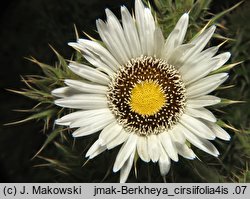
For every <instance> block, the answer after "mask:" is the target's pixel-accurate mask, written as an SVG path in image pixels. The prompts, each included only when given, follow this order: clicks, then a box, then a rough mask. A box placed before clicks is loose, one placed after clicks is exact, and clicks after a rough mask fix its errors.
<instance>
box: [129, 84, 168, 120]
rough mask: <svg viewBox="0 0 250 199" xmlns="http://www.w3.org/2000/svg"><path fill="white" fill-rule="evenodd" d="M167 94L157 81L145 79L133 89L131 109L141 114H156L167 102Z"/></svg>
mask: <svg viewBox="0 0 250 199" xmlns="http://www.w3.org/2000/svg"><path fill="white" fill-rule="evenodd" d="M165 100H166V99H165V95H164V92H163V91H162V89H161V87H160V85H159V84H157V82H154V81H145V82H141V83H138V84H136V85H135V87H134V88H133V89H132V91H131V99H130V106H131V110H132V111H134V112H136V113H138V114H140V115H145V116H149V115H154V114H155V113H157V112H158V111H159V110H160V109H161V108H162V107H163V105H164V104H165Z"/></svg>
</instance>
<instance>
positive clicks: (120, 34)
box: [105, 9, 132, 60]
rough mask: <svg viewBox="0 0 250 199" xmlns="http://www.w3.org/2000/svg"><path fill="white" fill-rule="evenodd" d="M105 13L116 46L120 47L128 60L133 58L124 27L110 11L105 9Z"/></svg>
mask: <svg viewBox="0 0 250 199" xmlns="http://www.w3.org/2000/svg"><path fill="white" fill-rule="evenodd" d="M105 11H106V15H107V25H108V29H109V33H110V35H111V37H112V39H113V40H114V41H115V42H116V45H118V46H119V49H120V53H122V54H123V57H124V58H126V59H127V60H128V59H130V58H131V57H132V56H131V52H130V49H129V46H128V43H127V40H126V38H125V35H124V31H123V29H122V26H121V24H120V22H119V20H118V19H117V18H116V16H115V15H114V14H113V13H112V12H111V11H110V10H109V9H105Z"/></svg>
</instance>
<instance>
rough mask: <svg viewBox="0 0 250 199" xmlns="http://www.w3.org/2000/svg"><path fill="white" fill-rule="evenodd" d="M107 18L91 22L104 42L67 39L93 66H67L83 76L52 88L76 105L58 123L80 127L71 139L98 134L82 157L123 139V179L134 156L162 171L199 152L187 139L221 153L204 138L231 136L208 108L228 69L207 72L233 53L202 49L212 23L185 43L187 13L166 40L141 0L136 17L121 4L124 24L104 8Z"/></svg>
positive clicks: (64, 102) (119, 162)
mask: <svg viewBox="0 0 250 199" xmlns="http://www.w3.org/2000/svg"><path fill="white" fill-rule="evenodd" d="M106 15H107V22H104V21H102V20H100V19H99V20H97V22H96V25H97V30H98V33H99V35H100V37H101V39H102V42H103V45H101V44H100V43H99V42H97V41H91V40H86V39H79V40H78V41H77V42H76V43H70V44H69V45H70V46H72V47H74V48H75V49H76V50H78V51H80V52H81V53H82V54H83V56H84V58H85V59H86V60H88V62H89V63H90V64H91V65H92V66H93V67H90V66H87V65H83V64H80V63H76V62H71V63H70V64H69V68H70V70H72V71H73V72H74V73H75V74H77V75H79V76H81V77H82V78H83V79H82V81H79V80H70V79H66V80H65V84H66V85H67V87H63V88H58V89H55V90H54V91H53V92H52V93H53V95H54V96H57V97H59V98H61V99H57V100H55V104H56V105H58V106H61V107H67V108H73V109H80V110H78V111H76V112H73V113H71V114H68V115H65V116H63V117H62V118H60V119H58V120H56V123H57V124H58V125H67V126H69V127H70V128H77V129H76V130H75V131H74V133H73V136H74V137H80V136H86V135H90V134H93V133H96V132H99V131H101V133H100V135H99V138H98V140H97V141H96V142H95V143H94V144H93V145H92V147H91V148H90V149H89V150H88V152H87V154H86V157H88V158H90V159H91V158H94V157H95V156H97V155H99V154H100V153H102V152H103V151H105V150H107V149H108V150H109V149H112V148H114V147H116V146H118V145H120V144H122V146H121V149H120V151H119V153H118V155H117V157H116V161H115V164H114V167H113V171H114V172H117V171H119V170H120V181H121V182H125V181H126V179H127V177H128V175H129V173H130V170H131V167H132V164H133V160H134V157H135V154H136V153H137V154H138V155H139V157H140V158H141V159H142V160H143V161H145V162H149V161H152V162H158V164H159V167H160V172H161V174H162V175H163V176H164V175H166V174H167V173H168V171H169V169H170V164H171V160H173V161H176V162H177V161H178V155H181V156H183V157H185V158H187V159H194V158H195V157H196V155H195V154H194V152H193V150H192V149H191V148H190V147H189V146H188V145H187V143H188V142H189V143H191V144H193V145H194V146H196V147H198V148H199V149H201V150H203V151H205V152H207V153H209V154H211V155H213V156H216V157H217V156H218V155H219V152H218V150H217V149H216V148H215V147H214V145H213V144H212V143H211V142H210V141H208V140H214V139H215V138H216V137H218V138H220V139H223V140H229V139H230V136H229V135H228V134H227V133H226V132H225V131H224V130H223V129H222V128H221V127H219V126H218V125H217V124H216V118H215V116H214V115H213V113H212V112H210V111H209V110H208V109H207V108H205V107H207V106H211V105H214V104H217V103H219V102H220V98H218V97H215V96H213V95H208V94H209V93H210V92H212V91H214V90H215V89H216V88H217V87H218V86H219V85H220V84H222V83H223V82H224V81H225V80H226V79H227V77H228V74H227V73H218V74H214V75H210V72H212V71H214V70H216V69H218V68H219V67H221V66H222V65H223V64H225V62H227V60H228V59H229V58H230V53H229V52H226V53H222V54H219V55H216V56H215V54H216V53H217V51H218V48H219V47H218V46H215V47H210V48H208V49H206V50H203V49H204V48H205V46H206V45H207V43H208V41H209V40H210V39H211V37H212V35H213V33H214V31H215V26H212V27H210V28H208V29H207V30H205V31H203V32H202V33H200V34H199V35H198V36H197V37H196V38H194V39H193V40H192V41H191V42H189V43H187V44H183V40H184V37H185V34H186V30H187V27H188V20H189V15H188V14H187V13H185V14H183V15H182V17H181V18H180V19H179V21H178V23H177V24H176V26H175V28H174V30H173V31H172V32H171V33H170V35H169V36H168V38H167V39H166V40H165V39H164V37H163V34H162V31H161V30H160V28H159V27H158V26H157V24H156V22H155V21H154V18H153V16H152V14H151V11H150V9H149V8H146V7H144V5H143V4H142V2H141V0H136V1H135V16H133V15H131V14H130V13H129V11H128V10H127V8H126V7H124V6H123V7H121V16H122V24H121V23H120V22H119V20H118V19H117V18H116V16H115V15H114V14H113V13H112V12H111V11H110V10H108V9H106Z"/></svg>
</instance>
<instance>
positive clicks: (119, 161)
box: [113, 133, 137, 172]
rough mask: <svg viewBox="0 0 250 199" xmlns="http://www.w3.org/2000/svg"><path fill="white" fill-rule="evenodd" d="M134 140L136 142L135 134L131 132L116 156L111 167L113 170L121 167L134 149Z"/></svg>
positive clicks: (115, 170)
mask: <svg viewBox="0 0 250 199" xmlns="http://www.w3.org/2000/svg"><path fill="white" fill-rule="evenodd" d="M136 142H137V135H135V134H132V133H131V134H130V135H129V138H128V139H127V141H126V142H125V143H124V144H123V145H122V147H121V149H120V151H119V153H118V155H117V156H116V160H115V164H114V167H113V171H114V172H117V171H119V170H120V169H121V168H122V166H123V165H124V163H125V161H126V160H127V159H128V158H129V156H130V155H131V154H132V153H133V151H134V150H135V147H136Z"/></svg>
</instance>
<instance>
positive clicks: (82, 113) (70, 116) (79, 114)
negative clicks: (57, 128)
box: [56, 108, 110, 125]
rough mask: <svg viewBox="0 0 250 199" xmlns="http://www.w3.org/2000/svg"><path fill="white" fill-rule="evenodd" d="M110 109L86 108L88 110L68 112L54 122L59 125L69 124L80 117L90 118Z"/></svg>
mask: <svg viewBox="0 0 250 199" xmlns="http://www.w3.org/2000/svg"><path fill="white" fill-rule="evenodd" d="M108 111H110V110H109V109H108V108H104V109H94V110H88V111H76V112H73V113H70V114H67V115H65V116H63V117H61V118H59V119H57V120H56V124H59V125H70V123H72V122H74V121H76V120H78V119H81V118H90V117H93V116H97V115H99V114H102V113H106V112H108Z"/></svg>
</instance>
